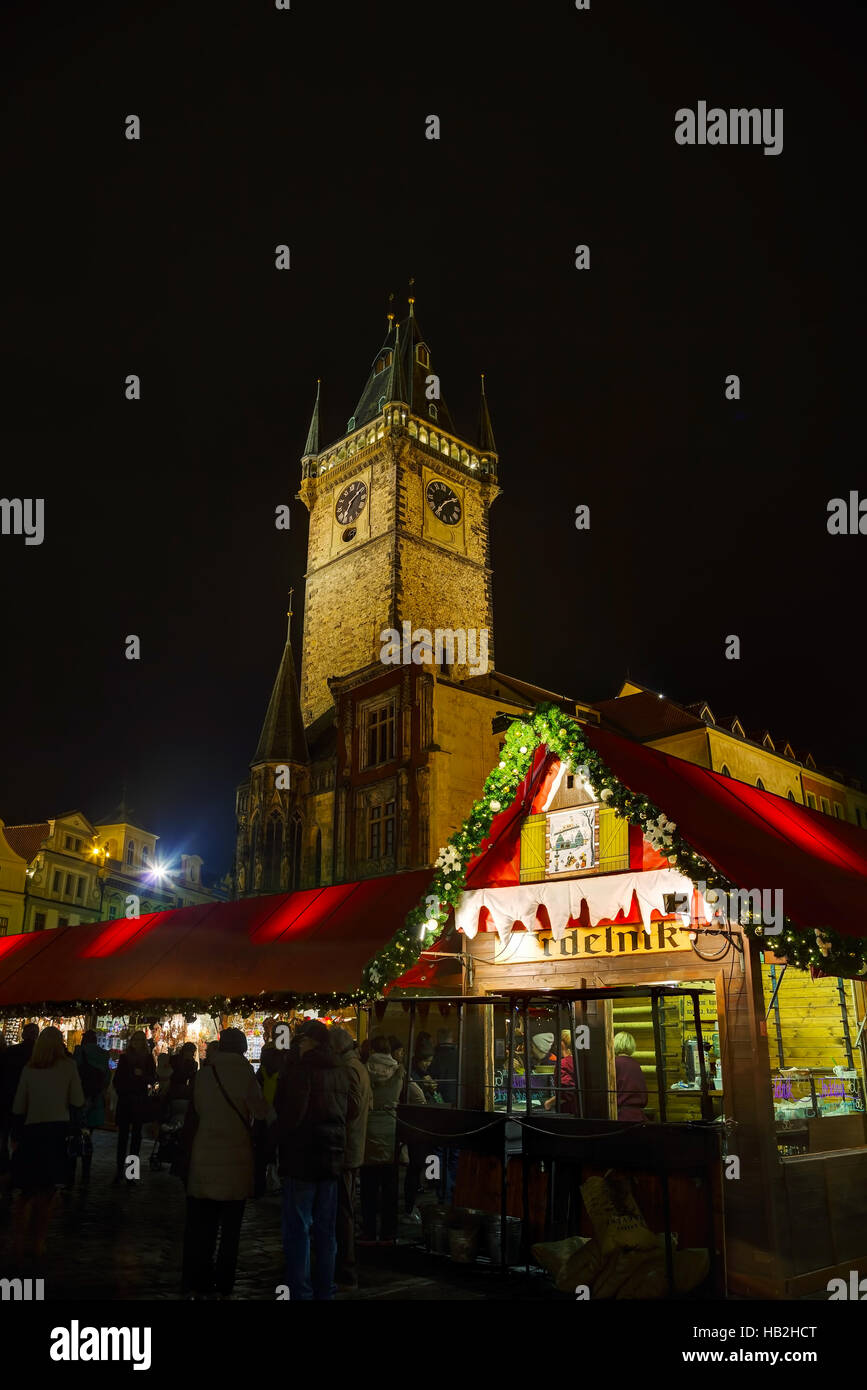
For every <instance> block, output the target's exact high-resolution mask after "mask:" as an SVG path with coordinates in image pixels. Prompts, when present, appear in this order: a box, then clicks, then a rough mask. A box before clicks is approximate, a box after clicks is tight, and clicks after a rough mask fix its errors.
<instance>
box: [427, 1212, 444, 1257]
mask: <svg viewBox="0 0 867 1390" xmlns="http://www.w3.org/2000/svg"><path fill="white" fill-rule="evenodd" d="M427 1243H428V1248H429V1250H430V1251H431V1253H432V1254H434V1255H448V1253H449V1228H448V1217H447V1216H445V1215H443V1216H435V1217H434V1218H433V1220H432V1221H430V1222H429V1223H428V1228H427Z"/></svg>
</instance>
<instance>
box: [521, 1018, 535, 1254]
mask: <svg viewBox="0 0 867 1390" xmlns="http://www.w3.org/2000/svg"><path fill="white" fill-rule="evenodd" d="M522 1012H523V1017H524V1084H525V1086H526V1096H525V1099H524V1108H525V1111H526V1114H527V1117H528V1118H529V1117H530V1115H531V1113H532V1107H533V1095H532V1087H531V1085H530V1082H531V1080H532V1048H531V1046H530V1001H529V999H528V998H527V996H526V995H524V1002H523V1010H522ZM521 1188H522V1193H521V1195H522V1199H523V1200H522V1206H523V1208H524V1227H525V1230H526V1246H525V1248H526V1258H527V1263H526V1273H527V1275H528V1276H529V1273H530V1164H529V1162H528V1159H527V1146H526V1144H525V1143H524V1141H523V1136H522V1139H521Z"/></svg>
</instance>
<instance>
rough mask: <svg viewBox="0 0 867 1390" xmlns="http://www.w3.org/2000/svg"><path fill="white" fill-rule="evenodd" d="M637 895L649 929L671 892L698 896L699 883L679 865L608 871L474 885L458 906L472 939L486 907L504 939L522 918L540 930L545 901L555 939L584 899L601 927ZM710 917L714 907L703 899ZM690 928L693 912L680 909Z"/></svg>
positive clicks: (457, 916) (457, 914) (457, 917)
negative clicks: (500, 885) (652, 916)
mask: <svg viewBox="0 0 867 1390" xmlns="http://www.w3.org/2000/svg"><path fill="white" fill-rule="evenodd" d="M633 893H635V894H637V896H638V905H639V908H640V909H641V920H642V922H643V923H644V930H645V931H649V930H650V914H651V912H653V911H654V909H655V910H656V911H657V912H659V913H661V914H663V915H665V903H664V902H663V898H664V896H665V895H666V894H668V893H683V894H686V895H687V897H688V899H689V902H690V903H692V900H693V884H692V882H691V881H690V880H689V879H688V878H686V877H684V875H683V874H681V873H679V872H678V871H677V870H676V869H646V870H640V871H635V872H631V873H625V874H603V875H601V876H600V877H598V878H580V879H579V878H570V879H555V880H553V881H551V882H548V883H520V884H515V885H513V886H512V887H509V888H473V889H471V890H470V891H469V892H466V893H462V894H461V900H460V903H459V904H458V906H457V909H456V910H455V923H456V925H457V927H458V929H459V930H460V931H462V932H463V933H464V935H465V936H466V937H467V939H468V940H470V941H472V939H473V938H474V937H475V936H476V934H477V933H478V930H479V916H480V914H481V910H482V908H483V907H486V908H487V909H488V911H489V912H490V914H491V917H492V919H493V923H494V928H495V930H496V932H497V935H498V936H499V938H500V940H501V941H506V940H507V939H508V937H509V936H510V935H511V932H512V930H513V928H514V925H515V923H516V922H523V923H524V926H525V927H526V928H527V930H528V931H538V930H539V928H538V925H537V923H536V914H537V912H538V910H539V908H540V907H541V906H542V905H543V904H544V906H545V907H546V909H547V911H548V917H549V919H550V922H551V932H552V935H553V937H554V940H555V941H561V940H562V938H563V937H564V936H565V934H566V924H567V923H568V922H569V920H570V918H571V919H573V920H577V919H578V917H579V916H580V914H581V904H582V902H586V903H587V908H588V911H589V913H590V924H591V926H594V927H595V926H596V925H597V923H598V922H599V921H600V920H601V919H602V918H603V917H605V918H609V919H613V918H615V917H616V916H617V914H618V912H620V911H623V912H628V911H629V908H630V906H631V903H632V895H633ZM699 902H700V906H701V908H703V910H704V914H705V918H706V920H710V918H711V916H712V913H713V909H712V908H710V907H708V905H707V904H706V903H704V900H703V899H701V898H699ZM679 915H680V918H681V921H682V922H683V924H684V926H685V927H688V926H689V924H690V919H691V913H690V912H684V913H680V914H679Z"/></svg>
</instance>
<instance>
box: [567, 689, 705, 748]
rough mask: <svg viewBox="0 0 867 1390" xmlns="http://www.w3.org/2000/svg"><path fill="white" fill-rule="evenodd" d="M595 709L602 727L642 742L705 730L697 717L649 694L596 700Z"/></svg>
mask: <svg viewBox="0 0 867 1390" xmlns="http://www.w3.org/2000/svg"><path fill="white" fill-rule="evenodd" d="M593 708H594V709H597V710H598V711H599V714H600V717H601V720H602V726H603V728H608V729H614V730H616V731H617V732H618V733H622V734H626V736H627V737H628V738H634V739H637V740H638V741H639V743H644V742H646V741H647V740H648V739H654V738H666V737H668V736H670V735H671V734H680V733H683V732H685V731H686V730H687V729H703V728H704V727H705V725H704V722H703V721H702V720H701V719H699V718H698V717H697V715H695V714H690V713H689V711H687V710H685V709H681V707H680V705H676V704H675V703H674V701H673V700H666V699H665V698H663V697H661V696H659V695H654V694H652V693H651V692H649V691H648V692H642V693H641V694H640V695H623V696H621V697H620V698H619V699H616V700H597V701H596V703H595V704H594V706H593Z"/></svg>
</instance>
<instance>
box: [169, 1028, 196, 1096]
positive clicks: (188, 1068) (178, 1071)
mask: <svg viewBox="0 0 867 1390" xmlns="http://www.w3.org/2000/svg"><path fill="white" fill-rule="evenodd" d="M198 1051H199V1049H198V1048H197V1047H196V1044H195V1043H192V1042H188V1043H184V1045H183V1047H182V1048H181V1050H180V1052H176V1053H175V1055H174V1057H170V1058H169V1069H170V1071H171V1075H170V1077H169V1084H168V1089H167V1092H166V1094H167V1096H168V1100H169V1104H170V1105H171V1104H172V1102H173V1101H179V1100H192V1097H193V1082H194V1081H195V1079H196V1072H197V1071H198V1070H199V1064H198V1061H197V1060H196V1058H197V1056H198Z"/></svg>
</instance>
